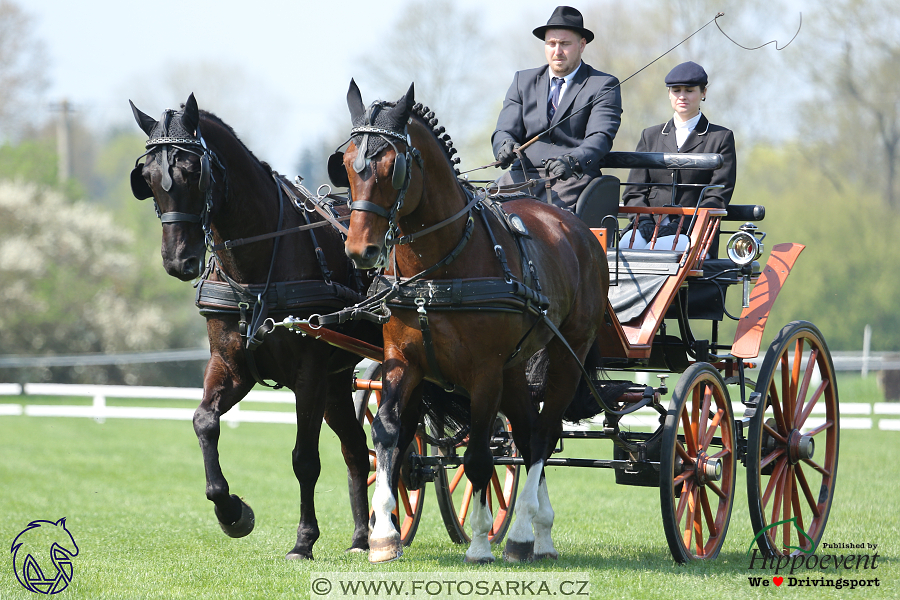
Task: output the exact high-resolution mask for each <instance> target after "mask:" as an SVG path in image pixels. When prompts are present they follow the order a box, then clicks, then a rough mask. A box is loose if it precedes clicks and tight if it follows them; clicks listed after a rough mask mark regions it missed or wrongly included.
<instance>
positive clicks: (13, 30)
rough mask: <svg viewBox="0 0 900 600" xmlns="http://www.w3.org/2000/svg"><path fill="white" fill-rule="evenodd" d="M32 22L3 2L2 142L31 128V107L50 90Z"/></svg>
mask: <svg viewBox="0 0 900 600" xmlns="http://www.w3.org/2000/svg"><path fill="white" fill-rule="evenodd" d="M32 27H33V26H32V21H31V18H30V17H29V16H28V15H27V14H26V13H25V12H24V11H22V9H21V8H19V6H18V5H17V4H15V3H13V2H11V1H10V0H0V90H2V92H0V140H3V139H4V138H11V137H15V136H16V134H18V133H19V131H20V129H21V128H22V127H23V126H24V125H25V124H27V122H28V120H29V119H28V115H30V114H32V113H33V110H28V109H29V106H30V105H33V103H34V102H35V101H36V100H37V99H38V98H39V97H40V93H41V92H42V91H43V89H44V88H45V87H46V84H47V81H46V76H45V58H44V46H43V44H42V43H41V42H40V41H39V40H37V39H35V38H34V37H33V33H32V31H33V29H32Z"/></svg>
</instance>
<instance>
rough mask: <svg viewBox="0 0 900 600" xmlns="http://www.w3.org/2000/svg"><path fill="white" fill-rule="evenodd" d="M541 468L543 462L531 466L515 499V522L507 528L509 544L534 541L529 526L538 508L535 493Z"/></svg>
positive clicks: (539, 479)
mask: <svg viewBox="0 0 900 600" xmlns="http://www.w3.org/2000/svg"><path fill="white" fill-rule="evenodd" d="M543 467H544V461H542V460H539V461H538V462H536V463H534V464H533V465H531V468H530V469H529V470H528V478H527V479H526V480H525V485H524V486H523V487H522V491H521V492H519V495H518V497H517V498H516V520H515V522H514V523H513V524H512V527H510V528H509V536H507V539H508V540H509V541H511V542H521V543H528V542H533V541H534V533H533V532H532V529H531V524H532V521H533V520H534V515H535V513H537V511H538V507H539V502H538V494H537V492H538V486H539V484H540V481H541V472H542V471H543Z"/></svg>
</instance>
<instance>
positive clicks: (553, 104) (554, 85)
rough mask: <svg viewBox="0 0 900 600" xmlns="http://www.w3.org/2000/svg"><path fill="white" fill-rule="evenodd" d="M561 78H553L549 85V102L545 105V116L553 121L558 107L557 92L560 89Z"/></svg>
mask: <svg viewBox="0 0 900 600" xmlns="http://www.w3.org/2000/svg"><path fill="white" fill-rule="evenodd" d="M563 81H565V80H564V79H563V78H562V77H554V78H553V80H552V81H551V83H550V102H548V103H547V115H548V116H549V117H550V119H553V115H555V114H556V108H557V107H558V106H559V92H560V90H561V89H562V84H563Z"/></svg>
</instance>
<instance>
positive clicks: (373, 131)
mask: <svg viewBox="0 0 900 600" xmlns="http://www.w3.org/2000/svg"><path fill="white" fill-rule="evenodd" d="M370 135H375V136H378V137H380V138H381V139H383V140H384V141H385V142H386V143H387V144H388V145H390V147H391V148H393V149H394V155H395V158H394V169H393V171H392V173H391V185H392V187H393V188H394V189H395V190H398V194H397V198H396V199H395V200H394V202H393V203H392V204H391V207H390V210H386V209H384V208H382V207H380V206H378V205H377V204H375V203H373V202H369V201H368V200H353V199H352V196H351V202H350V211H351V212H352V211H355V210H357V211H363V212H370V213H373V214H375V215H378V216H379V217H382V218H384V219H387V221H388V229H387V232H385V234H384V244H383V245H382V248H381V256H380V257H379V259H378V263H377V264H378V265H380V266H383V265H385V264H386V263H387V255H388V252H390V248H391V246H393V245H395V244H396V243H397V241H396V240H397V239H398V235H399V233H400V227H399V226H398V225H397V215H398V214H399V212H400V210H401V209H402V208H403V199H404V198H405V197H406V193H407V191H408V190H409V183H410V180H411V179H412V174H411V171H410V169H409V165H410V163H411V162H412V160H413V159H415V161H416V164H418V165H419V169H420V170H421V171H423V172H424V171H425V164H424V161H423V160H422V154H421V153H420V152H419V150H418V149H417V148H415V147H414V146H413V145H412V141H411V140H410V137H409V133H408V132H407V131H406V128H405V127H404V131H402V132H398V131H394V130H392V129H387V128H384V127H375V126H373V125H360V126H358V127H354V128H352V129H351V130H350V137H349V138H348V139H347V141H345V142H344V143H343V144H341V145H340V146H338V147H337V149H336V150H335V152H334V154H332V155H331V156H330V157H329V159H328V176H329V177H330V178H331V182H332V183H333V184H334V185H335V186H337V187H346V188H348V189H349V188H350V180H349V177H348V176H347V171H346V169H344V153H343V152H342V151H341V148H343V147H344V146H345V145H347V144H348V143H350V141H351V140H352V139H353V138H355V137H359V136H362V141H361V142H360V143H359V145H358V146H357V154H356V158H355V159H354V161H353V170H354V171H356V172H357V173H362V172H363V171H364V170H365V169H366V167H367V166H368V165H369V164H370V163H371V162H372V158H371V157H367V156H366V150H367V148H368V139H369V136H370ZM393 140H397V141H399V142H401V143H404V144H406V151H405V152H404V153H402V154H401V153H400V151H399V150H398V149H397V146H396V144H395V143H394V141H393ZM373 168H374V167H373Z"/></svg>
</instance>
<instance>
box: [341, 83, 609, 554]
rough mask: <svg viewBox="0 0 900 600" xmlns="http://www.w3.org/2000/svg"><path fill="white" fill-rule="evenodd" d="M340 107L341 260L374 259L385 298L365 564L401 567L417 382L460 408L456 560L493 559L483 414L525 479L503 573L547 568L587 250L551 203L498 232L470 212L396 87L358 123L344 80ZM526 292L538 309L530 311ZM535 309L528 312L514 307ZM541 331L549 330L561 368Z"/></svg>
mask: <svg viewBox="0 0 900 600" xmlns="http://www.w3.org/2000/svg"><path fill="white" fill-rule="evenodd" d="M347 100H348V105H349V107H350V114H351V117H352V123H353V129H352V131H351V135H352V137H351V142H350V145H349V146H348V149H347V151H346V152H345V153H344V157H343V166H344V170H346V173H347V178H348V180H349V184H350V189H351V192H352V198H353V199H354V202H353V204H352V205H351V208H352V209H353V213H352V217H351V220H350V233H349V235H348V238H347V241H346V244H345V249H346V252H347V255H348V256H350V258H352V259H353V261H354V262H355V263H356V265H357V267H359V268H364V269H370V268H372V267H374V266H376V264H379V263H380V262H383V261H384V259H385V258H387V259H388V260H387V263H388V264H387V269H386V274H387V275H388V277H386V278H383V280H385V281H386V283H385V284H384V285H383V286H382V289H385V290H387V289H390V288H391V286H396V287H395V288H394V293H393V296H392V295H388V298H391V297H393V300H389V301H388V306H389V307H390V308H391V309H392V311H393V314H392V317H391V319H390V321H389V322H388V323H387V324H386V325H385V327H384V367H383V373H384V375H383V386H384V388H383V392H382V404H381V407H380V408H379V410H378V416H377V418H376V420H375V422H374V423H373V426H372V431H373V438H374V443H375V451H376V457H377V471H376V489H375V493H374V496H373V498H372V503H373V508H374V514H375V522H374V525H373V527H372V533H371V538H370V540H369V548H370V550H369V559H370V561H372V562H381V561H385V560H392V559H394V558H397V557H398V556H399V555H400V554H401V547H400V540H399V534H398V533H397V531H396V530H395V529H394V527H393V526H392V524H391V520H390V513H391V510H392V509H393V507H394V505H395V503H396V501H395V494H394V490H395V489H396V485H397V479H398V474H397V473H396V471H394V472H393V473H392V471H391V469H392V467H394V466H396V460H397V458H398V448H405V447H406V445H407V444H409V442H410V440H411V439H412V436H413V434H414V433H415V427H416V423H417V421H418V417H419V414H420V413H421V410H422V408H421V406H420V405H421V392H420V390H421V386H420V383H421V382H422V380H423V378H426V377H427V378H430V379H433V380H436V381H440V382H443V384H444V387H445V388H450V387H454V388H456V389H457V390H460V391H462V390H464V392H465V393H466V394H467V395H468V396H469V397H470V399H471V414H470V433H469V443H468V447H467V449H466V453H465V457H464V465H465V471H466V475H467V476H468V477H469V481H470V482H471V483H472V485H473V488H474V489H475V491H476V492H478V495H477V496H476V498H479V500H478V501H476V502H475V507H474V508H473V509H472V510H473V512H472V513H471V518H470V520H471V523H472V533H473V535H472V542H471V545H470V546H469V548H468V550H467V552H466V561H467V562H490V561H492V560H493V554H492V552H491V547H490V543H489V542H488V532H489V530H490V525H491V521H492V518H491V515H490V510H489V509H488V508H487V505H486V494H485V492H486V487H487V485H488V482H489V480H490V475H491V473H492V471H493V457H492V456H491V451H490V446H489V437H490V435H491V432H492V430H493V424H494V419H495V417H496V415H497V412H498V410H502V411H503V413H504V414H505V415H506V416H507V418H508V419H509V420H510V422H511V424H512V428H513V435H514V439H515V441H516V444H517V446H518V447H519V450H520V451H521V452H522V455H523V456H524V458H525V464H526V467H527V468H528V478H527V481H526V483H525V485H524V488H523V490H522V491H521V492H520V494H519V496H518V499H517V501H516V511H517V518H516V522H515V523H514V525H513V527H512V528H511V529H510V533H509V538H508V540H507V546H506V550H505V552H504V556H505V557H506V558H507V559H508V560H513V561H516V560H529V559H531V558H532V557H533V558H543V557H556V556H557V553H556V550H555V548H554V547H553V542H552V539H551V535H550V530H551V527H552V524H553V510H552V508H551V507H550V502H549V496H548V495H547V488H546V480H545V478H544V475H543V465H544V461H545V460H546V458H547V457H549V455H550V453H551V451H552V449H553V447H554V445H555V444H556V441H557V439H558V436H559V434H560V432H561V427H562V418H563V415H564V413H565V411H566V408H567V407H568V406H569V404H570V403H571V401H572V399H573V397H574V395H575V390H576V387H577V386H578V383H579V378H580V375H581V369H580V366H579V361H581V362H583V361H584V359H585V356H586V355H587V353H588V350H589V349H590V348H591V346H592V344H593V342H594V339H595V337H596V335H597V331H598V328H599V327H600V325H601V321H602V318H603V313H604V309H605V307H606V302H607V300H606V295H607V290H608V285H609V273H608V270H607V264H606V255H605V253H604V251H603V248H602V247H601V246H600V244H599V243H598V242H597V240H596V238H595V237H594V236H593V235H592V234H591V231H590V230H589V229H588V228H587V227H586V226H585V225H584V224H583V223H582V222H581V221H580V220H579V219H578V218H577V217H575V216H574V215H572V214H571V213H568V212H566V211H563V210H561V209H559V208H556V207H554V206H550V205H547V204H543V203H540V202H537V201H534V200H515V201H510V202H507V203H506V204H505V205H504V206H503V208H504V209H505V211H506V213H507V215H511V214H515V215H518V217H517V218H516V217H513V218H511V219H509V220H510V221H512V222H513V224H517V226H510V227H507V226H506V225H505V224H504V220H507V219H505V218H504V217H503V215H502V214H501V212H502V211H500V210H497V209H495V208H491V207H489V206H488V203H487V202H484V203H481V202H478V200H477V199H473V197H472V196H471V193H470V192H468V191H467V190H466V189H465V188H464V187H463V186H461V185H460V182H459V181H458V180H457V177H456V172H455V169H454V166H453V162H454V161H453V159H452V158H451V157H452V153H453V152H454V151H455V150H451V148H452V144H451V143H450V141H449V137H448V136H447V135H446V134H443V131H444V130H443V127H436V125H437V120H436V119H434V113H432V112H430V111H429V110H428V109H427V108H425V107H422V106H421V105H420V104H415V103H414V98H413V87H412V86H410V88H409V91H408V92H407V94H406V95H405V96H404V97H403V98H401V99H400V100H399V101H398V102H397V103H384V102H376V103H374V104H372V105H371V106H370V107H369V108H368V110H367V109H366V108H365V106H364V104H363V102H362V98H361V95H360V93H359V89H358V88H357V87H356V84H355V83H354V82H351V84H350V91H349V93H348V95H347ZM441 134H443V135H441ZM439 136H441V137H439ZM331 172H332V174H333V175H340V174H341V173H336V172H335V170H332V171H331ZM467 205H468V206H469V210H468V211H467V210H466V207H467ZM460 215H461V216H460ZM467 215H468V217H469V218H468V219H467V218H464V217H466V216H467ZM523 225H524V227H523ZM515 229H519V230H523V229H527V235H525V236H519V243H520V244H521V246H522V247H523V248H524V250H525V254H526V255H527V257H528V260H524V261H523V259H522V254H520V250H519V249H518V246H517V240H516V239H515V236H514V235H513V233H512V231H513V230H515ZM529 263H530V264H529ZM429 269H431V270H430V271H429ZM423 272H424V275H420V276H419V277H418V278H415V276H416V275H418V274H421V273H423ZM397 277H399V280H397V279H395V278H397ZM404 277H405V278H414V279H413V281H410V280H409V279H404ZM426 277H427V279H426ZM413 283H415V285H413ZM405 286H406V287H405ZM467 286H468V287H467ZM489 288H493V289H495V290H499V291H498V292H497V294H496V296H497V298H495V299H494V300H487V301H482V300H478V301H473V302H475V304H479V303H480V304H481V305H480V306H475V305H473V304H472V303H470V302H468V300H467V298H466V290H467V289H474V290H477V291H478V293H480V294H482V295H483V294H484V291H485V290H487V289H489ZM405 289H411V290H412V292H411V293H410V292H407V291H404V290H405ZM445 289H446V290H451V291H450V292H449V296H451V297H453V296H456V294H457V292H455V291H453V290H457V291H458V293H459V296H458V297H457V299H456V300H457V302H456V304H458V305H461V307H462V308H468V310H453V309H448V306H447V305H445V304H444V305H442V304H439V303H437V302H436V301H435V300H433V297H437V296H440V294H441V290H445ZM429 290H430V291H429ZM542 294H544V295H546V298H545V300H547V299H548V300H549V305H547V303H546V302H544V303H541V297H542ZM511 296H519V297H520V299H521V298H530V299H531V303H529V302H528V301H526V300H522V306H523V308H522V309H521V310H512V311H511V310H508V306H509V300H510V297H511ZM404 298H406V299H407V300H408V302H406V304H404V303H403V301H402V300H403V299H404ZM535 304H538V305H540V306H539V308H538V310H530V309H529V306H534V305H535ZM544 307H546V309H545V310H546V312H544V311H543V310H541V309H543V308H544ZM482 309H486V310H482ZM547 321H550V322H552V324H554V325H555V326H556V327H558V330H559V332H561V334H562V336H563V337H564V338H565V340H567V341H568V344H569V345H570V346H571V348H572V349H573V350H574V356H573V353H572V352H570V351H569V350H568V349H566V347H565V343H564V342H563V341H562V340H561V339H560V337H559V336H557V335H554V334H553V333H552V331H551V327H550V326H549V325H548V323H547ZM517 348H519V350H518V351H517ZM541 348H546V351H547V355H548V357H549V367H548V372H547V379H546V391H545V397H544V403H543V406H542V408H541V410H540V413H538V411H537V409H536V407H535V406H534V405H533V404H532V402H531V397H530V395H529V391H528V388H527V382H526V377H525V368H524V366H525V363H526V361H527V359H528V358H529V357H530V356H532V355H533V354H534V353H535V352H536V351H537V350H539V349H541ZM532 525H533V529H532Z"/></svg>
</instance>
